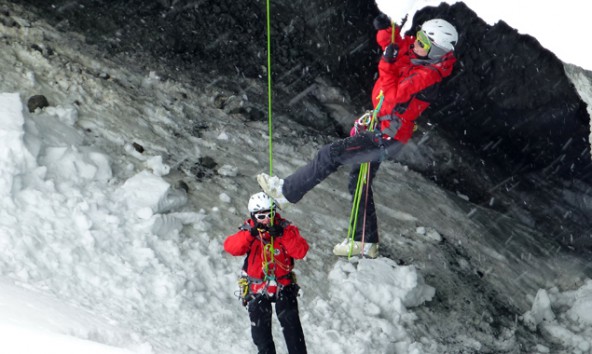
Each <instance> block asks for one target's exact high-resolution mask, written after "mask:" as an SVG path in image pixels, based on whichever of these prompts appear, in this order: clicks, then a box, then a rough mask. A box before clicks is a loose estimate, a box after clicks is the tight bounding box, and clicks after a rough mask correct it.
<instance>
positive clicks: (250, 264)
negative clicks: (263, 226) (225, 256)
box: [224, 214, 308, 285]
mask: <svg viewBox="0 0 592 354" xmlns="http://www.w3.org/2000/svg"><path fill="white" fill-rule="evenodd" d="M274 223H276V224H277V223H287V222H286V221H285V220H284V219H282V218H281V216H280V215H279V214H275V218H274ZM247 225H248V226H250V227H254V223H253V220H251V219H248V220H247V221H245V225H244V226H243V227H241V230H240V231H239V232H237V233H235V234H234V235H230V236H228V237H227V238H226V240H225V241H224V250H225V251H226V252H228V253H230V254H231V255H233V256H242V255H245V254H247V253H248V258H247V263H246V265H247V269H246V271H247V274H248V276H249V277H250V278H252V279H263V278H264V276H265V274H264V273H263V263H264V261H265V259H271V257H270V256H271V255H270V254H269V252H266V254H265V256H266V258H264V254H263V248H264V247H265V245H266V244H269V243H270V239H271V237H270V236H269V233H268V232H264V233H263V237H259V236H257V237H253V236H251V233H250V231H249V230H245V229H244V228H245V227H247ZM273 249H274V250H275V252H274V253H275V254H274V259H275V266H271V267H273V268H275V277H276V280H277V282H278V283H281V284H282V285H288V284H290V283H291V282H292V279H291V278H290V277H288V275H289V274H290V272H291V271H292V268H293V267H294V259H302V258H304V256H306V252H308V242H306V240H305V239H304V238H302V236H300V231H298V228H297V227H296V226H294V225H292V224H289V223H287V226H285V227H284V234H283V235H282V236H280V237H274V239H273Z"/></svg>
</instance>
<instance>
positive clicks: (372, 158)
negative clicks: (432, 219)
mask: <svg viewBox="0 0 592 354" xmlns="http://www.w3.org/2000/svg"><path fill="white" fill-rule="evenodd" d="M402 148H403V144H402V143H400V142H399V141H397V140H382V139H378V138H377V137H376V136H375V135H374V133H372V132H363V133H360V134H358V135H355V136H353V137H349V138H345V139H341V140H337V141H335V142H333V143H330V144H327V145H324V146H323V147H322V148H321V149H320V150H319V152H318V153H317V155H316V156H315V158H314V159H313V160H312V161H310V162H309V163H308V164H306V165H304V166H302V167H300V168H299V169H298V170H296V172H294V173H293V174H291V175H290V176H288V177H286V178H285V179H284V186H283V188H282V191H283V193H284V196H285V197H286V199H287V200H288V201H289V202H291V203H296V202H298V201H299V200H300V199H302V197H303V196H304V195H305V194H306V193H307V192H308V191H309V190H311V189H313V188H314V187H315V186H316V185H317V184H319V183H321V182H322V181H323V180H324V179H325V178H327V177H328V176H329V175H330V174H331V173H333V172H335V171H337V169H338V168H339V166H341V165H351V166H352V171H351V172H350V178H349V191H350V193H351V194H352V196H353V194H354V192H355V189H356V184H357V181H358V171H359V168H360V164H362V163H364V162H371V164H370V180H369V182H368V191H366V189H365V188H364V191H363V193H362V196H361V200H360V209H359V212H358V225H357V227H356V237H355V239H356V240H357V241H361V240H362V231H363V227H362V226H365V234H364V241H365V242H372V243H374V242H378V225H377V219H376V209H375V207H374V196H373V193H372V180H373V179H374V176H375V175H376V172H377V171H378V168H379V167H380V162H381V161H383V160H385V159H393V158H394V157H395V156H396V155H397V154H398V153H399V151H401V149H402ZM364 215H365V217H364ZM364 223H365V224H364Z"/></svg>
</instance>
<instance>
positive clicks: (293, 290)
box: [248, 284, 306, 354]
mask: <svg viewBox="0 0 592 354" xmlns="http://www.w3.org/2000/svg"><path fill="white" fill-rule="evenodd" d="M298 289H299V287H298V285H296V284H290V285H287V286H285V287H283V288H282V290H280V292H279V294H278V298H277V300H276V302H275V312H276V314H277V317H278V320H279V321H280V325H281V327H282V332H283V333H284V339H285V340H286V346H287V347H288V353H289V354H306V342H305V341H304V333H303V332H302V325H301V323H300V315H299V313H298V300H297V299H296V296H297V295H298ZM271 303H272V301H271V300H270V299H268V298H266V297H264V296H258V297H256V298H255V299H253V300H251V302H249V305H248V310H249V318H250V319H251V336H252V337H253V342H254V343H255V345H256V346H257V350H258V353H259V354H275V345H274V343H273V336H272V334H271V317H272V316H271V312H272V310H271Z"/></svg>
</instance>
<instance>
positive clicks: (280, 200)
mask: <svg viewBox="0 0 592 354" xmlns="http://www.w3.org/2000/svg"><path fill="white" fill-rule="evenodd" d="M257 182H258V183H259V185H260V186H261V189H263V191H264V192H265V194H267V195H268V196H270V197H271V198H273V199H274V200H275V202H276V204H277V205H278V206H279V207H280V209H285V208H286V207H287V206H289V205H290V204H291V203H290V202H289V201H288V199H286V197H284V193H283V192H282V187H283V186H284V180H283V179H281V178H278V177H277V176H273V177H271V176H270V175H268V174H266V173H260V174H258V175H257Z"/></svg>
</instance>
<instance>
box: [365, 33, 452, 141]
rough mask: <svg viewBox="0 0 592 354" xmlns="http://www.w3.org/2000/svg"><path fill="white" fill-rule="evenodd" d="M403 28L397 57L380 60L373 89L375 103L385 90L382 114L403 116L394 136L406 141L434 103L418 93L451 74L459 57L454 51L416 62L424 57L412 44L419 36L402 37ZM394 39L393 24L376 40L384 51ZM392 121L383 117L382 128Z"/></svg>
mask: <svg viewBox="0 0 592 354" xmlns="http://www.w3.org/2000/svg"><path fill="white" fill-rule="evenodd" d="M399 31H400V29H399V27H398V26H397V28H396V31H395V43H396V44H397V45H398V46H399V54H398V56H397V60H395V62H393V63H387V62H386V61H384V60H383V59H381V60H380V62H379V63H378V75H379V76H378V80H376V83H375V84H374V89H373V90H372V103H373V105H374V107H376V106H377V105H378V102H379V99H378V95H379V93H380V91H381V90H382V92H383V94H384V101H383V103H382V107H381V108H380V111H379V112H378V117H379V118H380V117H383V116H388V115H391V114H396V115H397V116H398V117H399V118H400V119H401V126H400V128H399V130H398V131H397V133H396V134H395V136H394V138H395V139H397V140H399V141H401V142H402V143H406V142H407V141H408V140H409V138H411V135H412V134H413V129H414V127H415V123H414V120H415V119H416V118H417V117H419V116H420V115H421V113H422V112H423V111H425V110H426V108H428V107H429V105H430V103H429V102H426V101H423V100H421V99H419V98H418V97H417V94H418V93H420V92H421V91H423V90H425V89H426V88H428V87H430V86H433V85H435V84H437V83H439V82H440V81H442V79H443V78H445V77H447V76H449V75H450V74H451V73H452V67H453V65H454V63H455V62H456V58H455V57H454V54H453V53H452V52H450V53H448V54H446V55H444V56H443V57H442V58H441V59H440V60H438V61H437V62H435V63H433V62H432V63H425V64H417V63H416V64H414V63H413V62H412V59H421V58H420V57H418V56H417V55H416V54H415V53H413V49H412V47H411V46H412V45H413V43H414V42H415V37H413V36H405V37H403V38H401V36H400V32H399ZM391 40H392V29H391V28H390V27H389V28H387V29H383V30H379V31H378V32H377V33H376V41H377V42H378V44H379V45H380V47H381V48H382V50H383V51H384V49H385V48H386V46H387V45H389V44H390V43H391ZM390 124H391V122H390V120H382V121H381V122H380V130H381V131H383V132H385V129H388V128H389V127H390ZM385 133H386V132H385Z"/></svg>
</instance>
